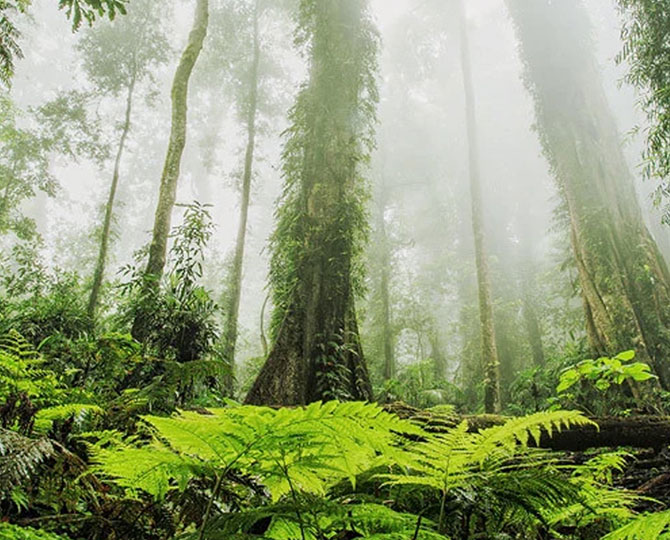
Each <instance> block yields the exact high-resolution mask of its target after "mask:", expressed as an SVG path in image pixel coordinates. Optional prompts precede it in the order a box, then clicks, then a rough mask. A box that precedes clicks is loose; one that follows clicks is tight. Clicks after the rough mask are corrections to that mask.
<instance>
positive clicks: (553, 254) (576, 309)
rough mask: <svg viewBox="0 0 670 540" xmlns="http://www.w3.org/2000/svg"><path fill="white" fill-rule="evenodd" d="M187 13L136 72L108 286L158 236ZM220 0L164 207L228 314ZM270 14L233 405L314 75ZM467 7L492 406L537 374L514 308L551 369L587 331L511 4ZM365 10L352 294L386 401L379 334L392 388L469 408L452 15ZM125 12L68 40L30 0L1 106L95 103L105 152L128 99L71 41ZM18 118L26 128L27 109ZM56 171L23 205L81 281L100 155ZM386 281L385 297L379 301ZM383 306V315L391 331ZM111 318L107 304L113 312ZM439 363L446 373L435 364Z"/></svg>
mask: <svg viewBox="0 0 670 540" xmlns="http://www.w3.org/2000/svg"><path fill="white" fill-rule="evenodd" d="M526 1H531V0H526ZM136 3H138V4H139V3H141V2H139V0H130V3H129V13H128V15H126V16H125V17H133V16H134V4H136ZM194 3H195V2H192V1H185V0H184V1H181V0H171V1H170V2H161V4H165V6H164V7H161V9H160V18H159V22H158V23H156V24H159V25H160V26H161V31H162V32H163V33H164V35H165V36H166V38H167V41H168V43H169V49H166V50H164V51H163V52H164V53H165V55H166V56H165V61H164V62H160V63H157V64H154V65H151V66H150V67H149V72H150V73H149V76H147V77H146V78H144V79H143V80H141V81H139V82H138V90H137V98H136V104H135V109H134V111H133V116H132V122H131V127H130V131H129V135H128V141H127V147H126V152H125V155H124V157H123V160H122V163H121V166H120V171H121V172H120V184H119V190H118V195H117V196H118V199H117V204H116V207H115V212H114V213H115V219H114V225H113V231H114V235H113V241H112V242H111V248H110V252H109V257H108V264H107V270H106V278H107V279H108V280H110V281H111V282H113V283H117V284H118V283H119V282H121V281H123V279H124V278H123V275H122V274H119V273H118V272H119V270H120V269H122V268H123V267H125V266H126V265H128V264H130V263H132V261H133V253H134V252H136V251H137V250H139V249H140V248H142V247H143V246H145V245H146V244H148V242H150V240H151V228H152V223H153V216H154V210H155V208H156V203H157V198H158V188H159V184H160V178H161V170H162V168H163V162H164V159H165V153H166V148H167V145H168V138H169V133H170V114H171V112H170V111H171V109H170V106H171V104H170V87H171V84H172V77H173V75H174V70H175V67H176V65H177V62H178V61H179V56H180V54H181V51H182V49H183V48H184V46H185V44H186V40H187V39H188V33H189V29H190V26H191V22H192V18H193V5H194ZM240 3H241V4H244V2H238V4H240ZM251 3H252V2H249V4H251ZM232 4H234V2H227V1H224V0H220V1H212V6H211V11H212V13H211V17H210V29H209V35H208V37H207V39H206V41H205V45H204V49H203V52H202V53H201V57H200V59H199V61H198V63H197V65H196V67H195V71H194V73H193V77H192V79H191V85H190V88H189V102H188V103H189V109H188V125H187V144H186V148H185V151H184V155H183V160H182V164H181V173H180V178H179V187H178V192H177V203H181V204H188V203H190V202H192V201H194V200H197V201H199V202H201V203H204V204H208V205H211V207H210V208H209V211H210V213H211V215H212V217H213V223H214V225H215V232H214V235H213V237H212V239H211V241H210V242H209V244H208V247H207V252H206V257H205V268H204V270H205V272H204V277H203V281H204V283H205V285H206V287H207V288H208V289H209V290H210V291H211V292H212V296H213V298H214V299H215V300H216V301H221V302H223V298H224V297H225V294H226V287H227V275H228V273H229V271H230V260H231V258H232V257H233V254H234V249H235V241H236V237H237V233H238V221H239V213H240V194H241V187H240V186H241V177H242V171H243V168H244V155H245V145H246V142H247V135H246V130H245V124H244V118H245V117H244V114H245V112H244V111H245V110H246V109H245V105H243V104H242V105H241V103H242V100H243V98H242V97H240V96H243V95H244V93H243V92H244V83H243V81H244V77H245V76H246V75H245V73H246V72H245V71H244V70H245V69H247V67H246V66H247V64H245V63H244V62H245V61H247V60H248V59H249V54H250V53H249V50H250V49H249V48H248V47H247V45H248V43H249V42H248V41H245V38H244V37H239V36H238V37H239V39H237V41H236V39H233V37H234V36H233V35H234V34H236V33H238V32H237V30H239V26H238V25H239V24H241V23H240V22H239V21H235V20H232V22H231V20H230V17H228V14H227V11H226V10H227V9H230V7H229V6H230V5H232ZM283 4H286V6H285V7H284V8H283V9H281V8H280V7H277V6H275V7H273V9H269V10H267V12H266V13H264V14H262V15H261V17H260V21H259V26H260V36H261V40H260V43H261V45H260V49H261V59H260V68H259V69H260V88H261V90H260V96H261V97H260V100H259V107H258V122H259V128H258V136H257V145H256V156H255V161H254V172H253V180H252V188H251V195H250V200H251V202H250V209H249V221H248V227H247V238H246V246H245V257H244V264H243V279H242V290H241V302H240V309H239V337H238V341H237V351H236V362H237V364H238V366H239V367H238V374H237V378H238V391H237V392H238V394H237V395H238V396H242V395H243V392H244V391H245V390H246V389H247V388H248V387H249V385H250V384H251V381H252V380H253V378H254V377H255V375H256V372H257V370H258V369H259V367H260V365H261V363H262V357H263V347H262V338H261V324H263V326H264V331H265V333H268V327H269V325H270V318H271V312H272V307H271V306H269V307H266V308H265V310H263V309H262V308H263V305H264V303H265V302H266V298H267V297H268V295H269V288H268V271H269V267H268V265H269V258H270V250H269V247H268V242H269V238H270V236H271V234H272V232H273V230H274V227H275V223H276V220H275V217H274V213H275V210H276V208H277V201H278V198H279V197H280V195H281V193H282V181H283V180H282V172H281V168H282V158H281V153H282V146H283V144H284V141H285V140H286V136H285V135H284V132H285V130H286V129H287V128H288V127H289V126H290V123H291V121H290V119H289V118H288V116H287V115H288V112H289V110H290V108H291V107H292V105H293V103H294V100H295V96H296V95H297V93H298V91H299V89H300V87H301V85H303V83H304V82H305V81H306V80H307V78H308V76H309V65H308V58H307V56H308V55H307V54H305V51H304V50H301V47H298V46H295V45H294V44H293V33H294V22H293V19H292V14H291V12H292V10H293V9H294V7H295V6H294V5H293V4H294V3H293V2H291V1H287V2H283ZM465 4H466V13H465V18H466V21H467V28H466V31H467V36H468V40H469V44H470V53H471V59H470V60H471V69H472V78H473V81H472V82H473V87H474V102H475V107H476V130H477V139H478V146H479V149H478V150H479V151H478V157H479V167H480V179H481V192H482V209H483V222H484V239H485V247H486V250H487V260H488V266H489V274H490V278H491V280H490V282H491V283H490V285H491V291H492V301H493V313H494V320H495V325H496V341H497V349H498V355H499V357H500V364H501V371H502V378H501V381H502V394H503V397H504V398H505V399H508V400H509V396H510V392H512V390H510V388H512V386H513V382H514V380H515V378H516V377H517V375H518V374H519V373H520V372H521V371H523V370H524V369H527V368H529V367H531V366H532V365H533V351H532V347H533V345H532V343H531V341H530V340H529V339H528V337H527V330H526V323H527V321H526V320H525V319H524V317H525V314H526V313H527V312H526V311H524V310H525V309H527V308H528V305H526V304H524V302H530V303H531V304H532V307H533V308H534V311H535V317H536V320H537V322H538V323H539V326H540V328H541V332H542V347H543V348H544V355H545V356H546V357H547V358H548V359H551V358H559V357H562V355H565V354H566V352H565V351H566V349H570V350H576V351H580V354H581V353H583V354H587V352H586V351H587V349H588V347H587V345H586V341H587V334H586V328H585V324H584V315H583V304H582V300H581V298H580V293H579V286H578V284H577V281H578V272H577V269H576V266H575V264H574V262H573V260H572V248H571V246H570V233H569V231H568V227H567V226H566V217H565V211H564V210H562V203H561V195H560V193H559V189H558V187H557V181H556V178H555V177H554V174H553V173H552V171H551V170H550V167H549V164H548V161H547V158H546V156H545V153H544V152H543V148H542V145H541V140H540V138H539V136H538V130H537V119H536V109H535V104H534V102H533V96H532V95H531V93H530V92H529V90H528V86H527V84H526V83H525V81H526V78H525V77H526V75H525V73H524V64H523V61H522V57H521V55H520V53H519V40H518V37H517V33H516V32H515V27H514V24H513V22H512V20H511V18H510V15H509V13H508V9H507V5H506V2H505V1H504V0H468V1H467V2H466V3H465ZM584 4H585V6H586V12H587V14H588V17H589V18H590V21H589V22H588V24H589V25H590V28H591V39H592V43H593V47H594V49H593V54H594V57H595V59H596V63H597V66H598V71H599V74H600V76H601V79H602V86H603V88H604V91H605V93H606V96H607V100H608V103H609V107H610V108H611V111H612V115H613V118H614V120H615V122H616V126H617V128H618V131H619V133H620V136H621V137H620V140H621V144H622V145H623V148H624V153H625V157H626V160H627V163H628V167H629V168H630V170H631V171H632V173H633V176H634V177H635V189H636V191H637V195H638V199H639V203H640V206H641V207H642V209H643V215H644V219H645V222H646V223H647V226H648V227H649V229H650V231H651V233H652V235H653V236H654V238H655V239H656V242H657V244H658V246H659V248H660V249H661V251H662V252H663V254H664V256H665V257H668V256H670V231H669V230H668V229H667V228H666V227H664V226H662V225H661V217H660V214H659V213H658V211H657V210H656V209H655V208H654V206H653V204H652V201H651V198H650V193H651V192H652V191H653V187H654V186H650V185H648V184H647V183H645V182H644V181H643V180H642V178H641V174H640V161H641V155H642V150H643V140H642V137H641V135H640V134H639V132H636V131H635V128H636V127H639V126H643V124H644V117H643V115H642V114H641V113H640V111H639V109H638V107H637V104H636V94H635V91H634V90H633V89H632V88H630V87H629V86H627V85H626V84H624V83H623V82H622V79H623V77H624V75H625V70H626V66H625V64H624V65H619V64H617V62H616V60H615V58H616V56H617V54H618V53H619V52H620V50H621V48H622V43H621V40H620V31H621V21H620V14H619V13H618V12H617V10H616V8H615V6H614V5H613V2H611V1H610V0H587V2H585V3H584ZM370 9H371V10H372V16H373V19H374V21H375V23H376V25H377V28H378V31H379V36H380V40H381V41H380V43H381V45H380V50H379V53H378V63H379V68H378V74H377V80H378V87H379V104H378V109H377V117H378V120H377V123H376V145H375V148H374V150H373V152H372V156H371V159H370V162H369V164H366V165H365V166H364V168H363V172H362V174H363V176H364V177H365V178H366V179H367V181H368V185H369V191H370V194H371V197H370V199H369V201H368V203H367V212H368V216H369V224H370V231H369V238H370V241H369V243H368V244H367V248H366V250H365V253H364V254H363V257H362V261H363V262H362V263H361V264H362V266H363V267H364V269H365V279H364V287H363V291H362V294H361V296H360V298H359V299H358V300H357V310H358V318H359V323H360V329H361V340H362V346H363V351H364V353H365V356H366V359H367V362H368V366H369V370H370V374H371V378H372V380H373V383H374V385H375V387H376V388H377V389H378V390H379V391H387V392H389V393H391V394H392V393H393V392H396V391H398V390H397V389H396V388H393V387H390V386H389V385H388V384H387V385H386V386H384V385H385V382H384V374H383V372H384V362H385V360H384V354H385V353H384V342H385V340H388V339H390V340H391V341H392V348H393V355H394V359H395V362H396V367H395V370H396V373H395V378H396V379H398V380H401V381H404V384H407V385H411V384H412V380H413V379H412V377H414V378H418V379H421V382H422V383H424V388H423V390H422V391H424V390H425V387H426V386H428V387H431V386H434V388H432V389H431V388H429V389H431V390H434V392H433V393H432V394H430V395H429V396H428V397H426V398H425V399H426V400H427V401H431V400H432V401H437V402H439V401H442V400H446V399H447V398H445V395H446V394H448V395H449V398H448V399H450V400H454V399H457V400H459V401H460V402H463V403H471V404H474V403H475V402H476V401H477V399H479V398H477V397H476V395H475V394H476V393H477V392H478V390H477V388H478V386H477V385H478V380H479V379H481V369H480V367H478V366H480V363H481V354H480V350H479V339H480V329H479V327H478V321H479V319H478V300H477V272H476V268H475V249H474V241H473V229H472V215H471V201H470V184H469V171H470V168H469V164H468V139H467V136H466V132H467V125H466V121H467V119H466V114H465V95H464V90H463V88H464V86H463V78H462V72H461V64H460V62H461V60H460V48H459V39H460V38H459V35H460V32H461V31H462V30H463V29H462V28H459V20H458V16H456V15H454V13H455V11H454V7H453V6H452V3H450V2H443V1H441V0H372V2H371V4H370ZM122 19H123V16H119V17H118V18H117V20H116V21H114V22H109V21H108V20H105V19H100V20H97V21H96V22H95V24H94V25H93V26H92V27H90V28H89V27H88V26H87V25H83V26H82V28H81V29H79V30H78V31H77V32H73V31H72V29H71V21H69V20H68V19H67V18H66V17H65V16H64V13H63V12H62V11H59V10H58V9H57V3H56V2H54V1H53V0H34V1H33V5H32V6H31V8H30V10H29V17H23V18H21V19H20V21H19V28H20V31H21V34H22V35H21V38H20V44H21V47H22V49H23V51H24V54H25V58H23V59H21V60H19V61H18V62H17V68H16V73H15V75H14V78H13V83H12V88H11V92H10V94H9V95H10V97H11V100H12V101H13V103H14V104H15V106H16V107H17V108H18V109H19V110H22V111H29V110H31V109H32V108H36V107H40V106H42V105H44V104H45V103H47V102H49V101H51V100H53V99H54V98H56V97H58V96H60V95H65V94H66V93H67V92H70V91H75V90H76V91H79V92H89V93H90V94H89V97H87V98H86V104H85V107H86V110H87V111H88V118H89V121H91V122H92V121H93V119H95V120H97V121H98V122H99V126H100V127H99V140H98V141H97V142H96V143H95V144H100V145H102V144H108V145H110V148H113V147H114V145H115V144H116V142H115V141H116V140H117V139H118V136H119V133H120V123H121V120H122V119H123V110H124V106H125V95H124V94H123V93H118V94H116V93H114V92H112V91H110V90H105V88H104V87H102V88H97V89H96V88H95V84H94V82H93V81H92V80H91V77H90V74H87V71H86V67H85V64H84V58H83V53H82V49H81V45H80V44H81V42H82V40H85V39H86V38H87V36H89V35H95V33H96V32H100V31H101V29H103V28H105V27H107V26H113V25H117V24H120V22H121V21H122ZM247 22H248V21H247ZM241 33H242V34H243V33H244V31H242V32H241ZM120 45H121V44H119V46H120ZM245 47H247V48H246V49H245ZM20 122H21V123H22V124H21V125H24V126H26V127H28V128H34V127H36V124H35V122H36V120H35V119H34V118H33V117H32V116H31V115H30V114H29V113H26V114H25V115H24V116H22V117H21V119H20ZM49 159H50V165H49V168H50V171H51V173H52V174H53V175H54V177H55V178H56V179H57V181H58V186H59V187H58V189H57V190H56V192H55V194H54V195H53V196H48V195H47V194H45V193H42V192H38V193H37V194H36V195H35V196H34V197H29V198H27V199H26V200H25V201H23V202H22V203H21V210H22V212H24V213H25V215H27V216H29V217H31V218H33V219H34V220H35V222H36V224H37V231H38V233H39V236H40V237H41V244H39V252H40V254H41V257H42V258H43V261H44V262H45V264H46V265H47V266H48V267H49V268H51V269H56V268H59V269H63V270H66V271H76V272H77V273H79V274H80V275H81V276H82V278H83V279H88V278H89V276H91V275H92V273H93V269H94V265H95V261H96V256H97V245H98V240H97V236H96V234H97V232H96V231H98V229H99V223H100V221H101V219H102V217H101V216H102V212H103V208H104V204H105V201H106V199H107V192H108V190H109V182H110V179H111V176H112V168H113V159H112V158H107V159H105V160H103V161H102V162H100V163H96V162H94V161H93V160H92V159H90V158H89V157H87V156H83V157H79V158H77V159H72V158H71V157H70V156H64V155H58V154H57V152H52V153H51V155H50V158H49ZM182 214H183V208H182V207H177V208H176V209H175V212H174V215H173V220H172V225H173V226H176V225H178V224H179V222H180V220H181V216H182ZM18 241H19V240H17V239H16V238H15V237H14V236H12V235H8V236H7V237H6V238H5V239H4V240H3V242H4V244H5V247H6V248H8V247H9V246H11V245H12V244H13V243H15V242H18ZM382 282H386V285H387V287H388V291H387V292H388V298H387V299H386V300H384V298H383V296H384V295H385V294H386V292H384V291H383V285H382ZM384 302H386V304H388V311H389V313H388V317H387V319H388V320H387V323H388V325H389V327H388V328H386V329H385V326H384V324H385V323H384V321H383V320H382V318H384V311H385V310H384V309H383V308H382V307H381V306H382V305H383V304H384ZM105 309H107V310H109V311H110V312H111V311H113V309H112V308H110V307H109V306H107V307H106V308H105ZM261 321H262V322H261ZM268 339H269V335H268ZM438 357H439V358H441V359H442V361H441V363H440V362H436V360H437V358H438ZM412 370H413V371H412ZM436 371H437V374H436ZM431 378H440V379H445V380H446V381H447V383H446V384H442V383H440V384H438V383H437V381H435V383H434V384H433V383H431V382H428V381H427V379H431ZM473 381H474V382H473ZM384 389H385V390H384Z"/></svg>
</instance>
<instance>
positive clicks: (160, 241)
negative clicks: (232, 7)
mask: <svg viewBox="0 0 670 540" xmlns="http://www.w3.org/2000/svg"><path fill="white" fill-rule="evenodd" d="M208 21H209V0H197V2H196V6H195V14H194V20H193V27H192V29H191V33H190V34H189V37H188V43H187V44H186V48H185V49H184V51H183V53H182V55H181V59H180V60H179V65H178V66H177V70H176V71H175V75H174V79H173V82H172V125H171V130H170V140H169V143H168V149H167V155H166V157H165V164H164V166H163V174H162V176H161V184H160V191H159V194H158V204H157V207H156V215H155V218H154V226H153V235H152V240H151V244H150V246H149V260H148V262H147V266H146V269H145V277H146V280H145V281H146V285H145V286H146V289H147V291H146V292H151V291H152V290H155V287H156V286H157V285H158V281H159V280H160V277H161V275H162V274H163V269H164V267H165V257H166V253H167V244H168V236H169V234H170V225H171V221H172V210H173V209H174V205H175V201H176V197H177V184H178V182H179V173H180V167H181V159H182V154H183V152H184V147H185V146H186V120H187V109H188V87H189V80H190V78H191V74H192V73H193V68H194V67H195V64H196V62H197V61H198V57H199V56H200V51H201V50H202V47H203V43H204V41H205V38H206V36H207V26H208ZM143 319H144V313H143V310H142V309H140V310H138V312H137V315H136V317H135V320H134V322H133V328H132V334H133V336H134V337H136V338H138V339H141V338H142V336H143V333H144V330H143Z"/></svg>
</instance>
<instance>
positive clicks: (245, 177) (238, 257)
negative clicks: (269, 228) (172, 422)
mask: <svg viewBox="0 0 670 540" xmlns="http://www.w3.org/2000/svg"><path fill="white" fill-rule="evenodd" d="M259 10H260V2H259V0H256V3H255V6H254V16H253V17H254V20H253V25H254V36H253V40H254V42H253V55H252V61H251V72H250V77H249V99H248V103H247V107H248V109H247V118H246V129H247V147H246V152H245V156H244V171H243V173H242V197H241V201H240V221H239V224H238V228H237V239H236V241H235V254H234V256H233V262H232V266H231V273H230V276H229V285H228V298H227V303H226V306H225V316H226V327H225V332H224V336H223V340H224V341H223V354H224V358H225V359H226V360H227V361H228V365H229V368H230V371H229V374H228V376H227V377H226V381H225V382H224V386H225V388H226V390H227V391H228V392H229V393H232V391H233V390H234V381H235V377H234V373H235V371H234V370H235V347H236V344H237V335H238V316H239V311H240V298H241V294H242V267H243V264H244V247H245V243H246V237H247V220H248V216H249V201H250V195H251V180H252V178H253V166H254V151H255V148H256V116H257V113H258V69H259V63H260V55H261V47H260V35H259V28H258V19H259V16H260V13H259Z"/></svg>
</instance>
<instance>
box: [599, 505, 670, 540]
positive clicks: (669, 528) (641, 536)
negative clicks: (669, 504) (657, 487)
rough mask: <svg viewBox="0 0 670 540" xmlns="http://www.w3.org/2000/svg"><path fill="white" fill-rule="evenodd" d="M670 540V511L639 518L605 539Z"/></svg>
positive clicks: (604, 539)
mask: <svg viewBox="0 0 670 540" xmlns="http://www.w3.org/2000/svg"><path fill="white" fill-rule="evenodd" d="M659 538H663V539H667V538H670V510H666V511H665V512H658V513H656V514H646V515H643V516H639V517H637V518H636V519H634V520H633V521H631V522H630V523H628V524H627V525H625V526H623V527H621V528H620V529H617V530H616V531H614V532H611V533H610V534H608V535H606V536H604V537H603V540H656V539H659Z"/></svg>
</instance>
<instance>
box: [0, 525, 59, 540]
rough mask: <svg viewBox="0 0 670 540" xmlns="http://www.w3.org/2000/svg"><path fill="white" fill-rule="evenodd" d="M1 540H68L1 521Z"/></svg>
mask: <svg viewBox="0 0 670 540" xmlns="http://www.w3.org/2000/svg"><path fill="white" fill-rule="evenodd" d="M0 540H67V538H66V537H64V536H58V535H56V534H53V533H50V532H47V531H43V530H40V529H33V528H31V527H18V526H16V525H10V524H9V523H3V522H1V521H0Z"/></svg>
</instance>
